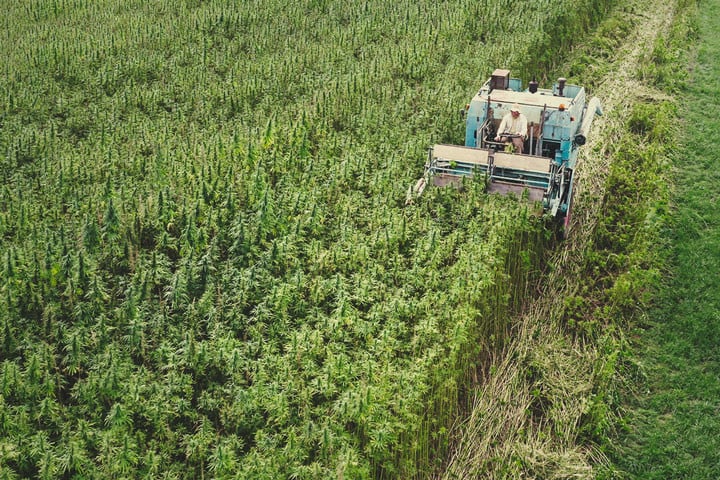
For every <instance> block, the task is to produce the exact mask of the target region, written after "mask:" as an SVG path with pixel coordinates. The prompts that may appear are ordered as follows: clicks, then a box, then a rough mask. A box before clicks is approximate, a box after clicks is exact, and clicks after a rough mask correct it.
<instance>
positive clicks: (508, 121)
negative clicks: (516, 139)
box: [497, 112, 528, 138]
mask: <svg viewBox="0 0 720 480" xmlns="http://www.w3.org/2000/svg"><path fill="white" fill-rule="evenodd" d="M527 128H528V127H527V117H526V116H525V115H523V114H522V113H521V114H519V115H518V116H517V118H515V117H513V116H512V113H511V112H508V113H507V114H506V115H505V116H504V117H503V119H502V122H500V127H499V128H498V133H497V135H498V137H499V136H501V135H522V137H523V138H525V137H527Z"/></svg>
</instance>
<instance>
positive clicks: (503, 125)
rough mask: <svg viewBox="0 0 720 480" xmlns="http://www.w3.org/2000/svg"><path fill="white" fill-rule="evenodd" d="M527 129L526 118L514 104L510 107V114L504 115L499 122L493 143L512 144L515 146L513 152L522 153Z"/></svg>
mask: <svg viewBox="0 0 720 480" xmlns="http://www.w3.org/2000/svg"><path fill="white" fill-rule="evenodd" d="M527 127H528V121H527V117H526V116H525V115H523V114H522V113H521V112H520V106H519V105H518V104H517V103H516V104H515V105H513V106H512V107H510V113H508V114H507V115H505V116H504V117H503V119H502V122H500V127H499V128H498V130H497V131H498V134H497V136H496V137H495V141H496V142H499V141H500V140H502V141H504V142H505V143H510V142H512V144H513V145H515V151H516V152H517V153H523V142H525V138H526V137H527Z"/></svg>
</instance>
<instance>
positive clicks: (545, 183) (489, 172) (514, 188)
mask: <svg viewBox="0 0 720 480" xmlns="http://www.w3.org/2000/svg"><path fill="white" fill-rule="evenodd" d="M425 167H426V169H425V177H424V178H423V179H421V180H420V181H419V182H418V184H417V185H416V187H415V189H414V193H415V194H416V195H419V194H420V193H422V189H424V188H425V185H426V184H427V183H428V182H432V184H433V185H436V186H445V185H456V186H458V185H460V184H461V183H462V180H463V178H464V177H470V176H475V175H485V177H486V179H487V187H488V191H489V192H499V193H504V194H505V193H509V192H515V193H516V194H518V196H522V195H527V196H528V197H529V198H530V200H532V201H541V200H542V199H543V197H544V195H545V193H546V192H547V191H548V190H549V185H550V182H551V179H552V174H551V172H550V160H549V159H547V158H543V157H535V156H530V155H518V154H511V153H505V152H495V151H493V150H488V149H479V148H472V147H462V146H457V145H435V146H434V147H432V148H431V149H430V151H429V154H428V162H427V164H426V165H425Z"/></svg>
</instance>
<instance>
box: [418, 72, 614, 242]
mask: <svg viewBox="0 0 720 480" xmlns="http://www.w3.org/2000/svg"><path fill="white" fill-rule="evenodd" d="M513 106H515V107H519V109H520V111H521V112H522V113H523V114H524V115H525V116H526V118H527V120H528V132H527V137H526V140H525V141H524V147H525V148H524V149H523V151H527V152H528V153H527V154H520V153H514V152H512V151H506V150H507V148H506V144H505V143H503V142H497V141H495V138H496V135H497V128H498V125H499V124H500V122H501V120H502V118H503V117H504V116H505V115H506V114H507V113H508V112H509V111H510V109H511V108H513ZM461 113H462V117H463V119H464V120H465V145H464V146H460V145H445V144H441V145H434V146H432V147H430V149H429V151H428V159H427V162H426V164H425V173H424V175H423V177H422V178H421V179H420V180H418V181H417V183H416V184H415V185H414V186H413V187H411V188H410V191H409V192H408V202H412V200H413V198H415V197H417V196H419V195H420V194H422V192H423V190H424V189H425V187H426V186H427V185H435V186H445V185H454V186H460V185H462V183H463V180H464V178H467V177H473V176H477V175H482V176H483V177H484V179H485V181H486V186H487V190H488V192H491V193H492V192H497V193H500V194H517V195H520V196H521V197H523V198H527V199H528V200H530V201H532V202H541V203H542V209H543V212H545V213H547V214H549V215H551V216H552V217H555V218H557V219H558V220H560V221H561V222H562V223H563V226H564V227H565V229H567V227H568V223H569V220H570V212H571V208H572V200H573V183H574V171H575V168H576V165H577V158H578V147H580V146H582V145H584V144H585V142H586V140H587V136H588V134H589V131H590V126H591V124H592V121H593V119H594V117H595V115H601V114H602V110H601V108H600V101H599V100H598V99H597V98H596V97H593V98H591V99H590V100H588V99H587V94H586V91H585V89H584V88H583V87H581V86H577V85H569V84H567V83H566V80H565V79H564V78H560V79H558V80H557V82H556V83H555V84H554V85H553V87H552V88H550V89H540V88H538V84H537V82H535V81H531V82H530V83H529V85H528V88H527V89H525V90H522V81H521V80H520V79H517V78H511V77H510V72H509V71H508V70H500V69H498V70H495V71H494V72H493V74H492V76H491V77H490V78H489V79H488V80H487V81H486V82H485V84H483V86H482V87H481V88H480V90H479V91H478V93H477V94H476V95H475V96H474V97H473V99H472V100H471V102H470V103H469V104H468V105H467V106H466V107H465V108H463V109H462V111H461Z"/></svg>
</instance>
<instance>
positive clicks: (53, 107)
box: [0, 0, 606, 479]
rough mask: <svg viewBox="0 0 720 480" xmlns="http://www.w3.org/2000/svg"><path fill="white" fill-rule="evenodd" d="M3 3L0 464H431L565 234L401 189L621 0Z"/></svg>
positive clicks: (475, 203) (44, 469)
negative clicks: (464, 116)
mask: <svg viewBox="0 0 720 480" xmlns="http://www.w3.org/2000/svg"><path fill="white" fill-rule="evenodd" d="M6 3H7V4H6V5H4V8H5V11H4V13H5V15H6V18H11V19H13V22H12V24H7V25H6V26H5V28H4V29H3V30H2V31H1V32H0V35H1V36H0V53H2V55H3V58H4V65H5V67H4V71H3V74H4V82H3V83H2V85H1V86H0V151H1V152H2V156H1V157H0V164H1V167H2V168H0V172H2V173H0V175H2V189H3V191H2V195H1V196H0V205H1V206H2V208H1V209H0V251H2V252H3V254H2V258H1V259H0V261H2V267H1V271H2V276H1V277H0V293H1V294H2V295H1V296H0V314H2V325H0V349H1V350H0V353H1V355H0V360H1V361H2V363H1V365H2V371H1V372H0V381H2V385H0V387H2V390H1V392H0V409H1V410H0V429H2V432H3V435H0V438H1V440H0V449H2V452H7V454H6V455H5V454H3V455H2V458H3V464H2V465H0V472H2V474H3V475H5V476H8V477H12V476H17V477H20V478H30V477H48V478H53V477H55V478H57V477H69V478H71V477H87V478H129V477H133V478H134V477H142V476H147V477H155V476H166V477H168V478H202V477H203V476H205V475H207V476H208V477H219V478H222V477H230V476H233V477H236V478H253V479H258V478H272V479H275V478H285V477H297V478H327V477H330V476H337V477H344V478H388V477H399V478H407V477H413V476H416V477H423V476H427V475H429V474H430V472H432V471H433V470H434V469H435V468H436V467H437V465H436V462H437V460H435V459H436V458H439V457H440V455H441V453H442V451H443V450H444V449H445V448H447V445H448V435H447V432H448V430H449V428H450V427H451V426H452V424H453V422H454V419H455V415H456V413H457V411H458V409H459V408H461V406H462V403H463V400H464V394H465V388H466V387H465V386H466V385H467V383H468V379H469V378H471V376H472V375H474V371H475V367H476V366H477V362H478V359H479V357H480V355H479V354H480V352H483V351H486V350H488V349H490V348H496V347H498V346H499V345H502V343H503V342H504V341H505V335H506V333H507V331H508V329H509V328H510V326H509V325H508V324H507V318H508V313H509V312H512V311H514V310H516V309H519V308H520V307H521V305H522V299H523V297H524V296H525V295H526V294H527V293H528V291H529V285H531V281H532V278H534V277H535V276H536V275H538V274H539V272H540V269H541V268H542V255H543V251H544V249H545V247H546V245H547V244H548V242H550V241H551V239H549V238H548V236H547V232H546V230H545V226H544V225H543V224H542V222H541V220H540V219H538V218H536V217H535V216H534V215H533V213H532V212H531V211H529V209H528V208H527V206H525V205H524V204H522V203H521V202H518V201H517V200H516V199H512V198H496V197H488V196H487V195H485V194H484V193H483V191H482V185H481V184H480V182H477V183H473V182H468V185H466V189H465V191H464V192H458V191H455V190H432V191H428V192H427V195H426V196H425V197H424V198H423V199H422V200H421V201H420V202H418V204H417V205H415V206H412V207H409V208H405V207H404V195H405V191H406V187H407V185H409V184H410V183H411V182H412V181H413V180H414V179H415V178H416V177H417V176H418V175H419V174H420V172H421V171H422V162H423V160H424V153H423V152H424V149H425V148H426V146H427V145H428V144H429V143H431V142H435V141H443V140H445V141H454V142H456V143H457V142H458V141H459V138H461V135H462V127H461V125H460V124H459V123H458V122H457V121H456V117H455V116H454V112H456V110H457V109H456V108H455V107H454V106H453V105H461V104H464V103H465V102H466V100H467V97H468V95H469V94H471V93H472V91H473V89H475V88H476V87H477V84H478V81H479V80H480V79H484V78H485V77H486V74H487V73H488V72H489V71H490V70H491V69H493V68H495V67H497V66H511V67H512V68H517V70H518V72H519V73H521V74H524V72H529V70H530V67H529V65H531V64H532V63H533V61H534V60H533V58H532V55H531V52H532V48H533V47H538V46H540V45H544V42H546V41H552V40H553V34H551V35H550V37H546V36H544V35H545V34H544V32H543V30H545V26H547V25H552V24H554V22H555V20H558V19H560V20H567V21H570V20H572V19H575V18H578V17H582V16H583V15H584V12H585V7H587V6H592V7H593V12H595V13H594V14H595V15H597V14H599V12H601V11H602V9H603V8H604V7H603V5H605V3H606V2H579V3H577V5H574V6H573V10H572V11H568V10H567V8H566V4H565V3H563V2H557V1H549V2H546V4H544V5H543V6H542V8H538V5H537V4H533V8H527V9H525V10H526V11H527V12H528V15H527V16H523V17H519V16H509V15H507V8H508V6H509V4H508V5H501V4H497V2H486V3H484V4H483V3H478V2H470V1H461V2H451V3H437V2H415V1H412V2H410V1H404V2H387V1H369V2H365V3H363V4H362V5H360V6H357V5H351V4H348V3H342V2H336V1H327V2H317V1H301V2H290V3H288V2H279V1H275V0H269V1H264V2H255V3H248V2H235V3H232V4H228V3H227V2H220V1H208V2H189V1H188V2H153V3H143V2H118V1H116V0H104V1H98V2H83V1H73V0H67V1H66V0H58V1H53V2H41V1H30V2H25V1H11V2H6ZM513 5H515V4H513ZM358 8H359V9H361V10H362V14H360V15H359V14H358ZM480 18H482V19H484V20H483V21H482V22H479V19H480ZM399 19H400V21H398V20H399ZM571 23H572V22H571ZM467 25H473V26H474V29H475V30H474V31H471V32H468V30H467V28H466V27H467ZM509 29H512V30H513V31H515V32H517V33H518V34H519V37H518V38H523V40H522V41H516V42H512V43H510V44H508V43H506V42H500V43H498V44H497V45H496V46H493V47H492V48H479V47H478V43H477V40H473V38H475V39H478V38H485V39H490V38H495V37H498V36H500V35H501V34H502V33H504V32H506V31H508V30H509ZM558 32H560V30H557V31H556V32H555V33H558ZM562 41H563V45H568V42H569V41H570V40H569V38H563V39H562ZM533 73H536V72H535V71H533ZM449 112H451V113H449Z"/></svg>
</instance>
